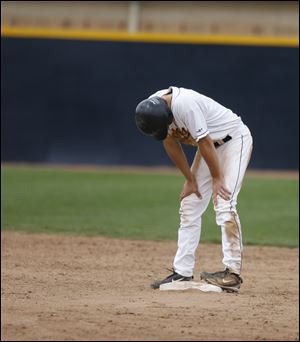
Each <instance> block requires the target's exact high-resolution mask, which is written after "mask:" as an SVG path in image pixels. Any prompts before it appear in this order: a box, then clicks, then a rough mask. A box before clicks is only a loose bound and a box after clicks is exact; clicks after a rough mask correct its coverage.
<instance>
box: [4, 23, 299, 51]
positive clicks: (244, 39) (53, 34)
mask: <svg viewBox="0 0 300 342" xmlns="http://www.w3.org/2000/svg"><path fill="white" fill-rule="evenodd" d="M1 36H2V37H15V38H45V39H75V40H98V41H119V42H146V43H178V44H210V45H253V46H255V45H256V46H279V47H280V46H282V47H299V38H298V37H295V38H288V37H286V38H285V37H257V36H215V35H192V34H171V33H143V32H139V33H128V32H116V31H114V32H109V31H89V30H73V29H52V28H29V27H4V28H2V29H1Z"/></svg>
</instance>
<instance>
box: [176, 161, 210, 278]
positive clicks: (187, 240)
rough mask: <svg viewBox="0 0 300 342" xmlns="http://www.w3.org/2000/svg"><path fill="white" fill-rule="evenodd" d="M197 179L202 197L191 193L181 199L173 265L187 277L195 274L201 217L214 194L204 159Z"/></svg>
mask: <svg viewBox="0 0 300 342" xmlns="http://www.w3.org/2000/svg"><path fill="white" fill-rule="evenodd" d="M196 180H197V183H198V189H199V191H200V193H201V196H202V199H200V198H198V197H197V196H196V194H191V195H190V196H187V197H185V198H184V199H183V200H182V201H181V204H180V210H179V214H180V227H179V230H178V249H177V253H176V255H175V258H174V263H173V267H174V270H175V272H177V273H179V274H181V275H183V276H185V277H190V276H192V275H193V270H194V266H195V253H196V249H197V247H198V245H199V242H200V236H201V217H202V214H203V213H204V212H205V210H206V209H207V206H208V204H209V201H210V198H211V194H212V186H211V185H212V182H211V175H210V172H209V169H208V167H207V164H206V163H205V161H204V160H203V159H202V160H201V162H200V166H199V169H198V172H197V174H196Z"/></svg>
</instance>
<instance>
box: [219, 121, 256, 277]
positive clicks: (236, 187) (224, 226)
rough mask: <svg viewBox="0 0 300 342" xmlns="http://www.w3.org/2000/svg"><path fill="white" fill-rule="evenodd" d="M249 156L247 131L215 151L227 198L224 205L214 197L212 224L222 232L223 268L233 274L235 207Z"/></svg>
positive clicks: (238, 250) (237, 229) (238, 247)
mask: <svg viewBox="0 0 300 342" xmlns="http://www.w3.org/2000/svg"><path fill="white" fill-rule="evenodd" d="M251 152H252V137H251V134H250V132H249V130H248V129H247V127H246V128H244V129H243V130H241V133H240V134H238V135H237V136H235V137H234V138H233V139H232V140H230V141H229V142H228V143H226V144H224V145H222V146H221V147H220V148H219V149H217V153H218V156H219V159H220V161H221V165H222V166H223V172H224V177H225V184H226V186H227V188H228V189H229V190H230V191H231V198H230V200H229V201H225V200H223V199H221V198H220V197H218V203H217V205H215V206H214V209H215V212H216V222H217V224H218V225H219V226H221V231H222V251H223V264H224V266H225V267H229V268H230V269H231V270H232V271H233V272H235V273H237V274H240V273H241V270H242V256H243V243H242V231H241V224H240V219H239V216H238V213H237V209H236V206H237V198H238V194H239V192H240V190H241V186H242V182H243V179H244V175H245V172H246V169H247V166H248V163H249V159H250V156H251Z"/></svg>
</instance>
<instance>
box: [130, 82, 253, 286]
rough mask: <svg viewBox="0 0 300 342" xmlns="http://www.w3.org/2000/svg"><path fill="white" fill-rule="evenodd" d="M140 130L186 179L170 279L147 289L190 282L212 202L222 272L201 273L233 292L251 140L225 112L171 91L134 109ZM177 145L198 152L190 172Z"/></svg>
mask: <svg viewBox="0 0 300 342" xmlns="http://www.w3.org/2000/svg"><path fill="white" fill-rule="evenodd" d="M135 121H136V124H137V127H138V128H139V130H140V131H141V132H142V133H144V134H147V135H149V136H153V137H154V138H156V139H158V140H162V141H163V145H164V148H165V150H166V152H167V154H168V156H169V157H170V159H171V160H172V161H173V162H174V164H175V165H176V166H177V167H178V169H179V170H180V171H181V172H182V174H183V175H184V177H185V182H184V185H183V189H182V192H181V195H180V211H179V213H180V227H179V231H178V249H177V253H176V255H175V258H174V262H173V273H172V274H171V275H169V276H168V277H166V278H165V279H163V280H160V281H156V282H154V283H153V284H152V285H151V286H152V288H154V289H158V288H159V287H160V285H161V284H165V283H169V282H174V281H189V280H192V279H193V269H194V265H195V252H196V249H197V247H198V244H199V242H200V235H201V218H202V215H203V213H204V212H205V210H206V209H207V207H208V204H209V201H210V199H211V197H213V203H214V210H215V214H216V223H217V224H218V225H219V226H220V227H221V232H222V251H223V264H224V270H223V271H220V272H214V273H208V272H202V273H201V275H200V277H201V279H202V280H205V281H206V282H207V283H209V284H213V285H216V286H219V287H221V288H222V289H223V290H227V291H238V289H239V288H240V285H241V283H242V282H243V281H242V278H241V271H242V256H243V244H242V233H241V224H240V220H239V216H238V214H237V210H236V205H237V197H238V194H239V192H240V189H241V186H242V181H243V178H244V175H245V171H246V168H247V166H248V163H249V159H250V156H251V151H252V136H251V133H250V131H249V129H248V127H247V126H246V125H245V124H244V123H243V122H242V120H241V118H240V117H239V116H237V115H236V114H234V113H233V112H232V111H231V110H230V109H228V108H225V107H224V106H222V105H221V104H219V103H217V102H216V101H214V100H213V99H211V98H209V97H207V96H204V95H202V94H200V93H198V92H196V91H194V90H190V89H185V88H177V87H170V88H168V89H165V90H160V91H158V92H156V93H155V94H153V95H151V96H150V97H149V98H148V99H145V100H143V101H142V102H140V103H139V104H138V105H137V107H136V112H135ZM181 143H185V144H190V145H194V146H196V147H197V152H196V154H195V158H194V161H193V163H192V166H191V167H190V166H189V164H188V161H187V158H186V156H185V153H184V151H183V149H182V146H181Z"/></svg>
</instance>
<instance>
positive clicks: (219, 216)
mask: <svg viewBox="0 0 300 342" xmlns="http://www.w3.org/2000/svg"><path fill="white" fill-rule="evenodd" d="M235 216H237V213H236V212H235V211H232V210H231V211H216V223H217V225H218V226H224V225H225V223H226V222H234V218H235Z"/></svg>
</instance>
